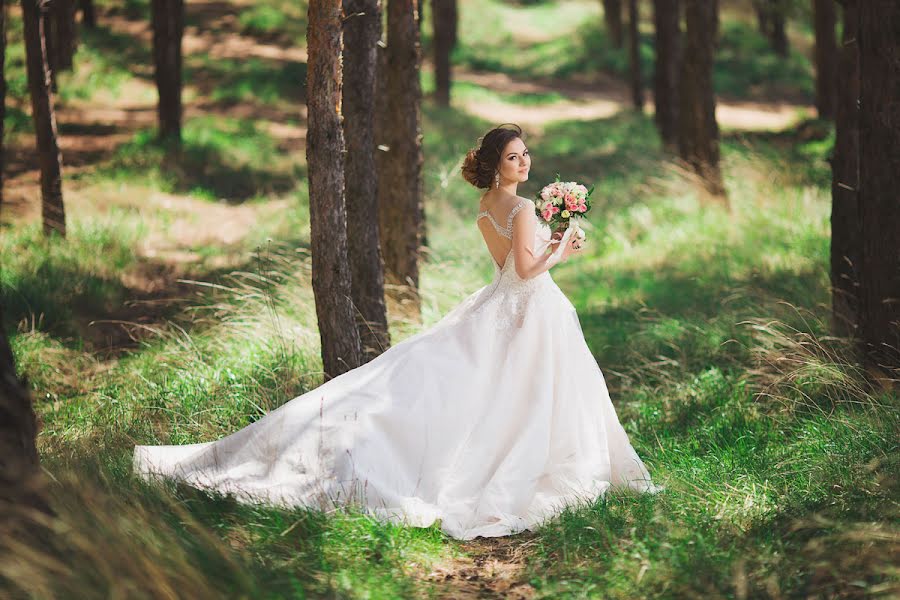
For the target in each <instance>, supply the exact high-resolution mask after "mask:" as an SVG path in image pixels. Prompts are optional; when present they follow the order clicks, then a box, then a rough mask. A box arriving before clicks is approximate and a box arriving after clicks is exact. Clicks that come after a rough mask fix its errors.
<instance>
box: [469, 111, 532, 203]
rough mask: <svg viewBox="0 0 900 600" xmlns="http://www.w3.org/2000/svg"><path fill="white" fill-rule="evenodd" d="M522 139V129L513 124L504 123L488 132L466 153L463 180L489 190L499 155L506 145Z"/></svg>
mask: <svg viewBox="0 0 900 600" xmlns="http://www.w3.org/2000/svg"><path fill="white" fill-rule="evenodd" d="M507 125H508V126H509V127H507ZM524 137H525V136H524V135H523V134H522V128H521V127H519V126H518V125H516V124H514V123H504V124H503V125H500V126H498V127H495V128H494V129H491V130H490V131H488V132H487V133H486V134H484V136H483V137H482V138H481V143H480V144H479V146H478V148H472V149H471V150H469V151H468V152H467V153H466V158H465V160H463V164H462V169H461V171H462V176H463V179H465V180H466V181H468V182H469V183H471V184H472V185H474V186H475V187H477V188H483V189H488V188H490V187H491V183H492V181H493V179H494V173H496V172H497V165H499V164H500V153H501V152H503V149H504V148H506V144H508V143H509V142H510V141H512V140H514V139H516V138H521V139H524Z"/></svg>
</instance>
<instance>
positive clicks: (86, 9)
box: [79, 0, 97, 29]
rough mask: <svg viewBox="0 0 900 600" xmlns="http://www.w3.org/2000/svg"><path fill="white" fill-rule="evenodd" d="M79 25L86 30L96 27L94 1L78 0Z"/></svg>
mask: <svg viewBox="0 0 900 600" xmlns="http://www.w3.org/2000/svg"><path fill="white" fill-rule="evenodd" d="M79 3H80V5H81V23H82V24H83V25H84V26H85V27H87V28H88V29H94V28H96V27H97V14H96V13H95V12H94V0H80V2H79Z"/></svg>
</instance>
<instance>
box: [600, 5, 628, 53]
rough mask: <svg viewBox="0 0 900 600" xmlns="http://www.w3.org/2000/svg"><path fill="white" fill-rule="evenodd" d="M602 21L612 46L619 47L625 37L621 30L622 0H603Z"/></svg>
mask: <svg viewBox="0 0 900 600" xmlns="http://www.w3.org/2000/svg"><path fill="white" fill-rule="evenodd" d="M603 21H604V22H605V23H606V31H607V33H609V39H610V40H611V41H612V43H613V46H615V47H616V48H621V47H622V44H623V43H624V37H625V36H624V35H623V31H622V0H603Z"/></svg>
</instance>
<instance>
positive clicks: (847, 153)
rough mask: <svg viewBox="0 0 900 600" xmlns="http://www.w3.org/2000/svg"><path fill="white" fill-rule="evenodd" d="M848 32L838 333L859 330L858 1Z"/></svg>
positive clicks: (840, 159)
mask: <svg viewBox="0 0 900 600" xmlns="http://www.w3.org/2000/svg"><path fill="white" fill-rule="evenodd" d="M843 12H844V33H843V40H842V42H841V47H840V50H839V52H838V57H837V72H838V76H839V78H840V85H836V86H835V87H836V89H837V106H836V111H835V140H834V158H833V159H832V161H831V172H832V181H831V290H832V292H831V312H832V328H833V329H834V331H835V333H836V334H838V335H843V336H848V335H855V334H856V333H857V325H858V314H859V270H860V266H861V265H860V261H861V259H862V256H861V252H860V248H861V246H862V239H861V231H860V224H859V198H858V195H859V44H858V43H857V42H858V40H857V37H856V36H857V33H858V30H859V23H858V21H857V15H856V0H850V1H849V2H845V7H844V11H843Z"/></svg>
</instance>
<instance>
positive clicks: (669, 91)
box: [653, 0, 681, 149]
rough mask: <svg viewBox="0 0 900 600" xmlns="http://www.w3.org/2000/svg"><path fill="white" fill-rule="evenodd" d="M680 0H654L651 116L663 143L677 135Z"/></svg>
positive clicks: (670, 144)
mask: <svg viewBox="0 0 900 600" xmlns="http://www.w3.org/2000/svg"><path fill="white" fill-rule="evenodd" d="M678 4H679V0H653V7H654V8H653V17H654V21H655V24H656V69H655V71H654V75H653V102H654V105H655V107H656V112H655V116H654V119H655V120H656V126H657V128H658V129H659V135H660V137H661V138H662V141H663V145H665V146H666V147H667V148H669V149H674V148H675V146H676V141H677V139H678V63H679V60H680V54H681V25H680V19H679V8H678Z"/></svg>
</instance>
